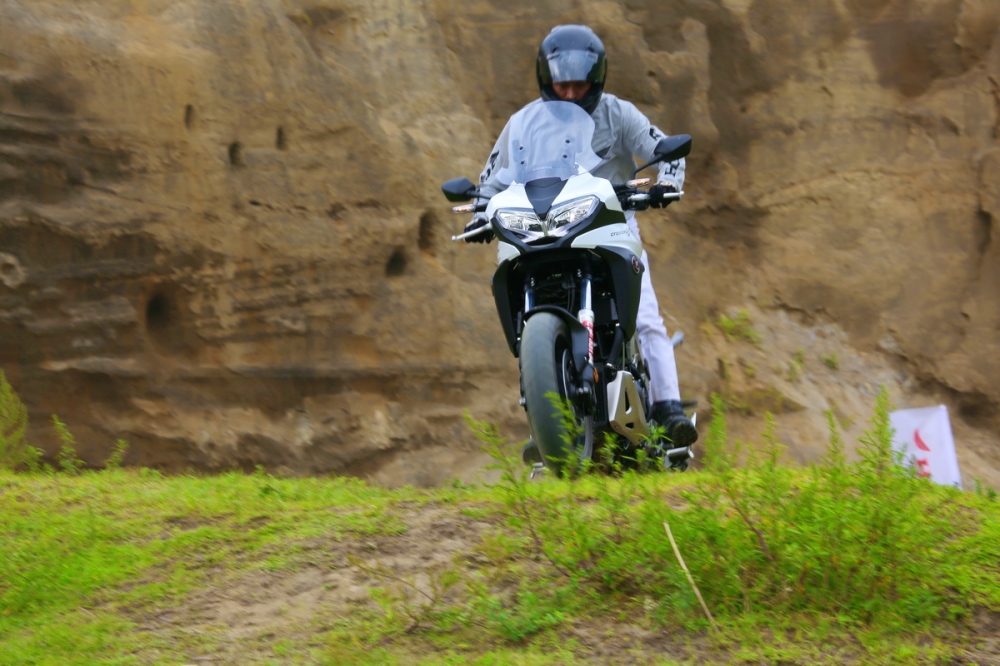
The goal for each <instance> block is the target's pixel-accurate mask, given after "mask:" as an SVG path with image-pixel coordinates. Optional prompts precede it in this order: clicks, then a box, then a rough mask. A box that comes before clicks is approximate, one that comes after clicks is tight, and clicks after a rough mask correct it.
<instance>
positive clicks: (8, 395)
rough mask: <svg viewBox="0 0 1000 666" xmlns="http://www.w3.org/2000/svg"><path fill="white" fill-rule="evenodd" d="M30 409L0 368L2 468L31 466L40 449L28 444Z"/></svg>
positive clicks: (0, 453) (0, 454)
mask: <svg viewBox="0 0 1000 666" xmlns="http://www.w3.org/2000/svg"><path fill="white" fill-rule="evenodd" d="M27 429H28V410H27V409H26V408H25V406H24V403H23V402H21V399H20V398H19V397H18V395H17V393H16V392H15V391H14V388H13V387H12V386H11V385H10V384H9V383H8V382H7V377H6V376H5V375H4V373H3V370H0V469H6V470H10V471H14V470H16V469H18V468H20V467H23V466H31V465H33V464H34V463H35V462H36V461H37V459H38V457H39V456H38V453H39V452H38V450H37V449H33V448H32V447H30V446H28V443H27V441H26V439H25V432H26V431H27Z"/></svg>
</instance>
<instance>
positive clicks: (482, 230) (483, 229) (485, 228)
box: [451, 224, 492, 241]
mask: <svg viewBox="0 0 1000 666" xmlns="http://www.w3.org/2000/svg"><path fill="white" fill-rule="evenodd" d="M490 230H492V227H490V225H488V224H484V225H483V226H481V227H476V228H475V229H473V230H472V231H466V232H465V233H464V234H458V235H457V236H452V237H451V239H452V240H453V241H460V240H465V239H466V238H472V237H473V236H478V235H479V234H481V233H485V232H487V231H490Z"/></svg>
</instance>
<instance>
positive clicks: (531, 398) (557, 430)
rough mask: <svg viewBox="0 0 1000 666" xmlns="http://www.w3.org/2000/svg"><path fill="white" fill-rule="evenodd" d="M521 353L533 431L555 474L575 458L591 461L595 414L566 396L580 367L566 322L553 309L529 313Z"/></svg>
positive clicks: (540, 449)
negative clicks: (567, 415)
mask: <svg viewBox="0 0 1000 666" xmlns="http://www.w3.org/2000/svg"><path fill="white" fill-rule="evenodd" d="M520 356H521V378H522V380H523V382H524V400H525V407H526V409H527V411H528V425H529V427H530V428H531V436H532V439H533V440H534V442H535V444H536V445H537V446H538V448H539V451H541V454H542V457H543V458H544V460H545V463H546V466H547V467H549V468H550V469H551V470H552V471H553V472H555V473H556V475H559V474H561V473H562V471H563V469H564V467H565V466H566V465H567V463H569V465H570V468H573V467H575V466H576V463H577V461H578V460H589V459H590V458H591V457H592V456H593V453H594V423H593V418H592V417H591V416H589V415H586V414H579V413H577V410H576V408H575V407H574V405H573V402H572V400H571V399H570V398H571V393H572V388H573V385H574V383H575V382H574V378H575V377H576V375H577V372H578V370H577V368H576V367H575V364H574V363H573V354H572V343H571V338H570V334H569V327H567V326H566V323H565V322H564V321H563V320H562V319H560V318H559V317H557V316H556V315H554V314H552V313H551V312H539V313H538V314H536V315H534V316H532V317H531V318H530V319H528V321H527V323H525V325H524V332H523V333H522V334H521V354H520ZM552 394H554V395H556V396H558V398H559V400H560V401H561V402H562V404H564V405H567V407H568V409H569V410H570V412H571V413H572V414H571V419H570V421H571V423H567V422H566V421H567V419H565V418H564V417H563V415H562V414H561V413H560V412H559V409H558V408H557V406H556V405H554V404H552V400H551V399H550V397H549V396H550V395H552ZM567 426H569V427H567Z"/></svg>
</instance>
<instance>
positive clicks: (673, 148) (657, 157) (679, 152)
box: [632, 134, 691, 178]
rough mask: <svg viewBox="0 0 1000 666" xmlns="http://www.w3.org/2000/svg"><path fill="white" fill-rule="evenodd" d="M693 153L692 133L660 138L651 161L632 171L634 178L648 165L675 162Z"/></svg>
mask: <svg viewBox="0 0 1000 666" xmlns="http://www.w3.org/2000/svg"><path fill="white" fill-rule="evenodd" d="M690 153H691V135H690V134H675V135H674V136H668V137H666V138H665V139H660V141H659V143H657V144H656V147H655V148H653V159H652V161H651V162H647V163H646V164H643V165H642V166H641V167H638V168H637V169H636V170H635V171H633V172H632V178H635V175H636V174H637V173H639V172H640V171H642V170H643V169H645V168H646V167H648V166H653V165H654V164H656V163H658V162H673V161H674V160H679V159H681V158H682V157H687V156H688V155H689V154H690Z"/></svg>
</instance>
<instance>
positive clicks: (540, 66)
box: [535, 25, 608, 113]
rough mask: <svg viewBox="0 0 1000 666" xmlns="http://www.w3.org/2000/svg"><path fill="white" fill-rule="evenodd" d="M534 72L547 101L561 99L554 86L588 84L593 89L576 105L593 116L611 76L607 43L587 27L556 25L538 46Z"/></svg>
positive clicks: (543, 96)
mask: <svg viewBox="0 0 1000 666" xmlns="http://www.w3.org/2000/svg"><path fill="white" fill-rule="evenodd" d="M535 73H536V75H537V76H538V89H539V90H540V91H541V93H542V99H544V100H546V101H553V100H558V99H559V96H558V95H556V91H555V90H554V89H553V88H552V84H553V83H561V82H563V81H588V82H589V83H590V90H588V91H587V94H586V95H584V96H583V98H582V99H579V100H576V103H577V104H579V105H580V106H582V107H583V108H584V110H585V111H586V112H587V113H593V112H594V109H596V108H597V103H598V102H600V101H601V95H602V94H603V93H604V79H605V77H606V76H607V73H608V60H607V56H606V55H605V53H604V44H602V43H601V39H600V38H599V37H598V36H597V35H595V34H594V31H593V30H591V29H590V28H588V27H587V26H585V25H557V26H556V27H554V28H552V32H550V33H549V34H548V36H547V37H546V38H545V39H544V40H542V45H541V46H540V47H538V61H537V63H536V66H535Z"/></svg>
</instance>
